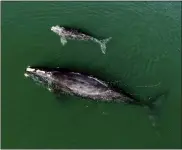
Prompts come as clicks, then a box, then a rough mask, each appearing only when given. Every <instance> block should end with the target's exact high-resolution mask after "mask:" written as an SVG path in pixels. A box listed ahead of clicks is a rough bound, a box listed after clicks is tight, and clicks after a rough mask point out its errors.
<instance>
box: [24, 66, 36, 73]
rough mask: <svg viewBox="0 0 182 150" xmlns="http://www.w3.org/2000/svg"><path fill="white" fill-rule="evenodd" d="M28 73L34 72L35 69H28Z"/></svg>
mask: <svg viewBox="0 0 182 150" xmlns="http://www.w3.org/2000/svg"><path fill="white" fill-rule="evenodd" d="M26 71H28V72H34V71H35V69H32V68H30V67H27V69H26Z"/></svg>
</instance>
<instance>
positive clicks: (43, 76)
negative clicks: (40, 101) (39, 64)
mask: <svg viewBox="0 0 182 150" xmlns="http://www.w3.org/2000/svg"><path fill="white" fill-rule="evenodd" d="M24 76H25V77H27V78H30V79H32V80H33V81H35V82H36V83H37V84H39V85H42V86H44V87H46V88H48V90H50V91H51V87H52V85H53V77H52V73H51V71H50V70H46V69H43V68H36V67H30V66H28V67H27V68H26V70H25V73H24Z"/></svg>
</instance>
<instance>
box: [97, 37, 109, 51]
mask: <svg viewBox="0 0 182 150" xmlns="http://www.w3.org/2000/svg"><path fill="white" fill-rule="evenodd" d="M111 39H112V37H109V38H107V39H104V40H100V41H99V44H100V47H101V50H102V53H103V54H105V53H106V44H107V43H108V42H109V41H110V40H111Z"/></svg>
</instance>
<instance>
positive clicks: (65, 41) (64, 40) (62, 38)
mask: <svg viewBox="0 0 182 150" xmlns="http://www.w3.org/2000/svg"><path fill="white" fill-rule="evenodd" d="M60 42H61V43H62V45H63V46H64V45H65V44H66V43H67V40H66V38H65V37H60Z"/></svg>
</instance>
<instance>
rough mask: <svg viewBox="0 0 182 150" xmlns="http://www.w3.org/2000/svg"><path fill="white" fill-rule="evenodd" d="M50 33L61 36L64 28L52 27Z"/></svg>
mask: <svg viewBox="0 0 182 150" xmlns="http://www.w3.org/2000/svg"><path fill="white" fill-rule="evenodd" d="M51 31H53V32H54V33H56V34H58V35H62V34H63V31H64V27H60V26H58V25H56V26H52V27H51Z"/></svg>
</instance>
